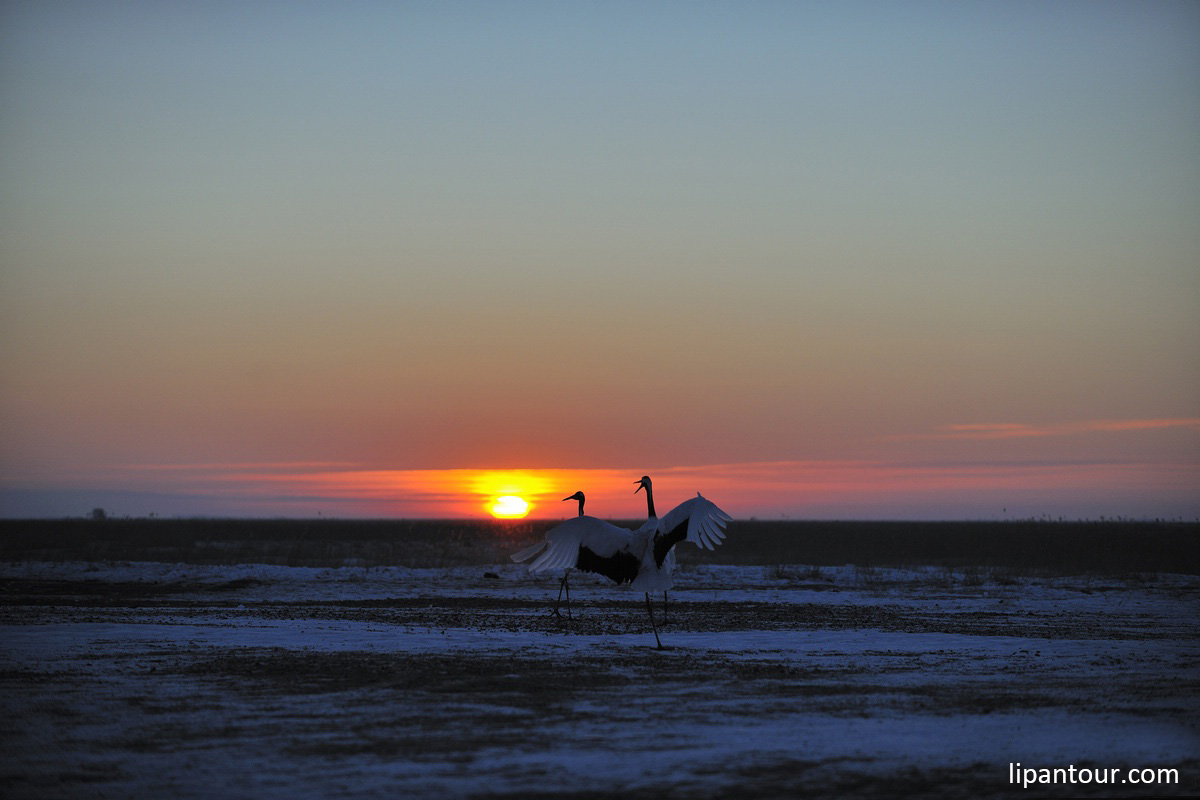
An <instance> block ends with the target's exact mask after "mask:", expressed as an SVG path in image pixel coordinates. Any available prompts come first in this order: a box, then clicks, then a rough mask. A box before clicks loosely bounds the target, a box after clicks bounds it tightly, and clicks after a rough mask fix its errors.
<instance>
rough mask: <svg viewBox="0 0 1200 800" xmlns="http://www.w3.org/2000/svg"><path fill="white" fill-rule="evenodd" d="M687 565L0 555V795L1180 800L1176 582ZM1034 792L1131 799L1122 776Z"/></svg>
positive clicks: (1191, 736)
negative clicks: (649, 579)
mask: <svg viewBox="0 0 1200 800" xmlns="http://www.w3.org/2000/svg"><path fill="white" fill-rule="evenodd" d="M994 578H995V576H986V575H981V574H976V573H966V574H964V573H954V572H949V571H946V570H941V569H926V570H921V569H917V570H882V569H870V570H864V569H857V568H854V567H842V568H822V569H820V570H815V569H810V568H807V567H795V568H762V567H722V566H705V567H690V568H689V567H687V566H686V565H685V566H683V567H682V568H681V569H680V571H679V572H678V574H677V580H676V584H677V590H676V591H673V592H672V593H671V595H670V606H669V610H668V611H667V612H666V613H667V617H666V619H665V620H664V619H663V618H662V616H661V615H662V614H663V608H662V598H661V596H660V597H658V598H656V605H655V613H656V616H657V617H658V618H659V620H660V622H663V625H662V627H661V631H660V632H661V635H662V638H663V643H664V645H666V649H664V650H661V651H660V650H657V649H655V648H654V638H653V635H652V633H651V632H650V629H649V622H648V618H647V616H646V611H645V605H644V601H643V599H642V598H641V596H635V595H633V594H631V593H630V592H628V590H626V589H623V588H618V587H612V586H611V585H608V584H606V583H605V582H602V581H601V580H599V579H593V578H592V577H591V576H586V575H576V576H573V578H572V602H573V609H572V615H573V617H574V619H573V620H571V621H568V620H566V619H560V618H558V617H554V616H552V615H550V614H549V607H550V605H551V604H552V603H553V600H554V596H555V594H556V592H557V588H558V585H557V580H556V578H555V577H554V576H549V575H542V576H529V575H527V574H526V573H525V571H524V569H523V568H519V567H514V566H511V565H502V566H493V567H460V568H452V569H403V568H371V569H362V568H341V569H308V568H288V567H276V566H262V565H241V566H234V567H204V566H192V565H180V564H157V563H116V564H88V563H65V564H50V563H24V564H7V565H2V566H0V581H2V584H0V585H2V587H3V591H2V592H0V597H2V599H3V603H2V604H0V690H2V694H0V697H2V705H0V710H2V711H3V719H2V720H0V737H2V742H3V747H2V748H0V793H2V794H3V795H4V796H6V797H18V798H20V797H31V798H32V797H50V796H56V797H139V798H142V797H185V798H203V797H234V798H236V797H247V798H249V797H263V798H274V797H279V798H291V797H322V798H323V797H445V796H512V797H529V796H594V795H595V794H601V795H603V794H617V793H619V794H621V795H623V796H626V797H629V796H633V797H640V796H646V797H658V796H666V795H667V794H670V795H671V796H674V797H692V796H695V797H723V796H739V797H741V796H788V797H805V796H812V797H827V796H828V797H843V796H860V797H876V796H878V797H887V796H897V795H921V796H932V797H957V796H968V795H969V796H984V797H987V796H994V797H1008V796H1018V795H1023V794H1024V795H1027V794H1028V792H1027V791H1026V790H1023V789H1021V788H1020V787H1019V786H1014V785H1012V784H1011V783H1010V782H1009V764H1010V762H1021V763H1022V765H1024V766H1030V767H1043V766H1044V767H1067V766H1068V765H1071V764H1074V765H1076V766H1077V767H1078V766H1084V765H1088V766H1092V767H1102V768H1114V767H1119V768H1122V769H1126V768H1129V767H1171V768H1176V769H1178V770H1179V782H1178V784H1174V785H1165V786H1156V787H1154V791H1156V792H1164V793H1179V794H1183V793H1195V792H1197V791H1200V788H1198V787H1200V713H1198V712H1200V613H1198V612H1200V579H1197V578H1195V577H1190V576H1177V575H1159V576H1153V577H1152V579H1140V578H1137V577H1130V578H1128V579H1112V578H1097V577H1094V576H1093V577H1087V576H1083V577H1074V578H1054V579H1042V578H1032V577H1014V576H1000V579H999V581H997V580H995V579H994ZM1039 789H1040V793H1041V794H1045V793H1047V791H1049V792H1050V793H1054V792H1055V791H1057V792H1058V793H1060V794H1063V795H1077V794H1088V793H1096V794H1098V795H1100V796H1107V795H1111V794H1117V795H1122V794H1128V795H1133V796H1137V795H1139V794H1144V793H1145V792H1146V789H1145V787H1134V786H1130V785H1117V786H1112V785H1105V786H1100V787H1097V786H1096V785H1094V784H1093V785H1091V786H1078V785H1077V786H1058V787H1039Z"/></svg>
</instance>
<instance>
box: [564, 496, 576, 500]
mask: <svg viewBox="0 0 1200 800" xmlns="http://www.w3.org/2000/svg"><path fill="white" fill-rule="evenodd" d="M575 499H576V497H575V495H571V496H570V497H564V498H563V500H564V501H567V500H575Z"/></svg>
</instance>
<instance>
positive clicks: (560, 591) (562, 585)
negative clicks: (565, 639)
mask: <svg viewBox="0 0 1200 800" xmlns="http://www.w3.org/2000/svg"><path fill="white" fill-rule="evenodd" d="M570 575H571V570H569V569H568V570H567V571H566V572H564V573H563V576H562V580H561V581H559V582H558V599H557V600H555V601H554V616H556V617H561V616H562V614H559V613H558V607H559V605H560V604H561V603H562V596H563V590H564V589H565V590H566V592H567V619H570V618H571V584H570V583H569V582H568V581H567V578H569V577H570Z"/></svg>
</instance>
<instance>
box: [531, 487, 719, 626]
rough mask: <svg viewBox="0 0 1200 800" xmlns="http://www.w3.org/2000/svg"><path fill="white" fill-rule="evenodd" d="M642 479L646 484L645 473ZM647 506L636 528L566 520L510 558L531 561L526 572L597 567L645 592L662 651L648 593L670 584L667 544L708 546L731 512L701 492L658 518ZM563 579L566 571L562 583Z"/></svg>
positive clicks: (714, 543)
mask: <svg viewBox="0 0 1200 800" xmlns="http://www.w3.org/2000/svg"><path fill="white" fill-rule="evenodd" d="M643 480H644V481H645V482H646V484H648V483H649V478H644V479H643ZM639 483H640V482H639ZM644 485H645V484H644ZM647 490H648V491H649V487H648V486H647ZM635 491H636V490H635ZM566 499H568V500H570V499H572V498H570V497H568V498H566ZM581 502H582V501H581ZM649 508H650V519H649V520H647V521H646V524H644V525H642V526H641V527H640V528H638V529H637V530H636V531H631V530H629V529H628V528H622V527H619V526H617V525H613V524H612V523H610V522H605V521H604V520H601V519H596V518H595V517H587V516H578V517H575V518H574V519H569V520H567V521H566V522H564V523H562V524H561V525H557V526H555V527H554V528H552V529H551V530H549V531H547V533H546V541H544V542H538V543H537V544H535V545H534V546H532V547H527V548H526V549H524V550H522V551H521V552H519V553H515V554H513V556H512V560H513V561H516V562H518V563H523V562H529V571H530V572H541V571H542V570H547V569H567V570H570V569H580V570H583V571H584V572H595V573H597V574H599V575H603V576H605V577H606V578H609V579H611V580H613V581H615V582H616V583H618V584H623V583H628V584H629V585H630V588H632V589H633V590H635V591H639V592H644V593H645V595H646V612H647V613H648V614H649V615H650V627H651V629H652V630H653V631H654V641H655V642H656V643H657V644H658V647H659V649H660V650H661V649H662V640H661V639H660V638H659V636H658V626H657V625H656V624H655V622H654V609H653V608H652V607H651V605H650V592H651V591H663V592H665V591H666V590H667V589H670V588H671V586H672V580H671V569H672V567H673V566H674V563H675V561H674V556H673V554H672V553H671V549H672V548H673V547H674V546H675V545H677V544H679V543H680V542H682V541H688V542H691V543H693V544H695V545H696V546H697V547H702V548H705V549H707V550H712V549H713V548H715V547H716V546H717V545H719V544H720V543H721V542H722V541H723V540H724V539H725V525H726V523H728V522H729V521H730V519H731V517H730V516H729V515H728V514H726V513H725V512H724V511H722V510H721V509H719V508H717V506H716V505H715V504H714V503H712V502H710V501H709V500H707V499H705V498H704V497H703V496H701V495H700V494H699V493H697V494H696V496H695V497H693V498H692V499H690V500H685V501H684V502H682V503H680V504H679V505H677V506H676V507H675V508H673V509H671V510H670V511H668V512H667V514H666V515H665V516H664V517H662V519H658V518H657V517H656V516H654V513H653V500H651V501H650V506H649ZM652 523H653V524H652ZM565 580H566V578H565V576H564V583H565Z"/></svg>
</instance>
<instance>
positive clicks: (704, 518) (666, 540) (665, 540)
mask: <svg viewBox="0 0 1200 800" xmlns="http://www.w3.org/2000/svg"><path fill="white" fill-rule="evenodd" d="M731 519H733V517H731V516H729V515H728V514H726V513H725V512H724V511H722V510H721V509H719V508H717V505H716V504H715V503H713V502H712V501H711V500H708V499H706V498H705V497H704V496H703V495H701V494H700V493H699V492H697V493H696V496H695V497H693V498H692V499H691V500H685V501H683V502H682V503H680V504H679V505H677V506H675V507H674V508H673V509H671V510H670V511H668V512H667V513H666V514H665V515H664V516H663V517H662V518H660V519H659V521H658V536H656V537H655V539H654V560H655V561H656V562H657V563H658V564H659V566H662V563H663V559H664V558H666V557H667V554H668V553H670V552H671V548H672V547H674V546H675V545H676V544H678V543H679V542H682V541H684V540H687V541H689V542H691V543H692V544H694V545H696V546H697V547H700V548H703V549H705V550H714V549H716V546H717V545H719V544H720V543H721V542H723V541H724V540H725V525H726V524H727V523H728V522H729V521H730V520H731Z"/></svg>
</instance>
